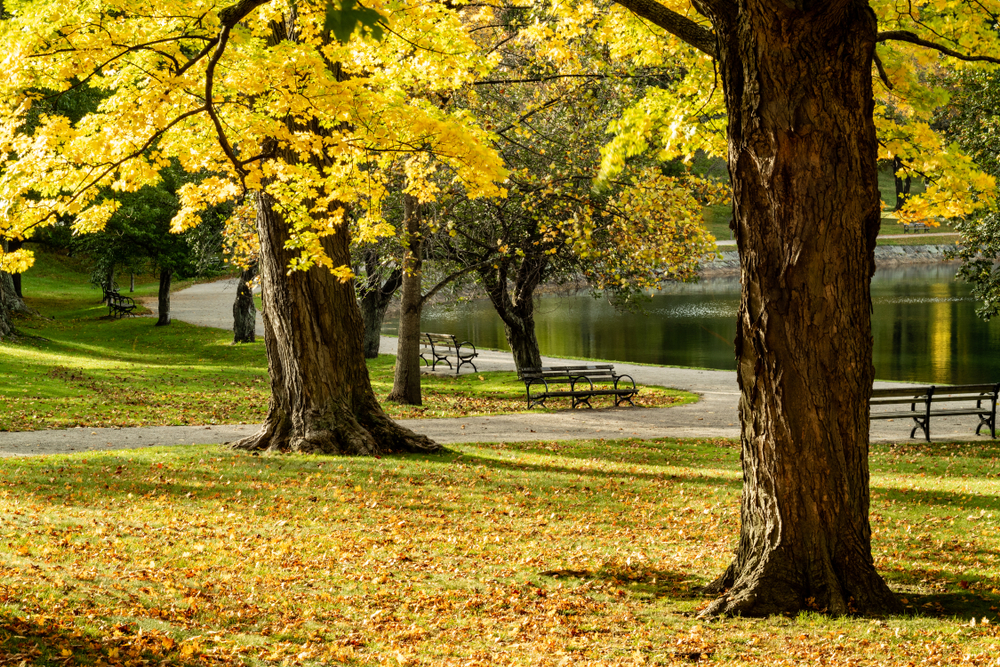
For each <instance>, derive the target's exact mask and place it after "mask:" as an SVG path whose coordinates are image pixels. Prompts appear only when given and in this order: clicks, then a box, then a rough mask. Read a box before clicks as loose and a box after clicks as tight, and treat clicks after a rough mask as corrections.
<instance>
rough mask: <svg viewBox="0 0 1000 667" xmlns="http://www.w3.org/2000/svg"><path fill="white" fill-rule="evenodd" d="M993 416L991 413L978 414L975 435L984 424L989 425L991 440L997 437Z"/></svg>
mask: <svg viewBox="0 0 1000 667" xmlns="http://www.w3.org/2000/svg"><path fill="white" fill-rule="evenodd" d="M995 419H996V418H995V417H994V415H991V414H985V415H979V426H977V427H976V435H979V431H981V430H982V428H983V427H984V426H989V428H990V437H991V438H992V439H993V440H996V439H997V427H996V423H995Z"/></svg>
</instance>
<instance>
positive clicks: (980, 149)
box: [938, 69, 1000, 320]
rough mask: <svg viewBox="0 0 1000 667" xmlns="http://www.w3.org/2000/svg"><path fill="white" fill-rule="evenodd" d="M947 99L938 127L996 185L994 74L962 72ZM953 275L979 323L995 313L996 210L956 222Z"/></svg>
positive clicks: (999, 118)
mask: <svg viewBox="0 0 1000 667" xmlns="http://www.w3.org/2000/svg"><path fill="white" fill-rule="evenodd" d="M951 83H952V86H951V87H952V90H953V93H952V97H951V100H950V103H949V104H948V106H947V107H944V108H942V110H941V116H940V118H939V119H938V120H939V123H941V124H942V125H944V126H945V127H946V128H947V129H946V133H947V134H948V136H950V137H951V138H953V139H954V140H955V141H957V142H958V143H959V145H961V147H962V149H963V150H965V152H967V153H968V154H969V155H971V156H972V158H973V159H974V160H975V162H976V164H978V165H979V166H980V167H981V168H982V169H983V170H984V171H985V172H987V173H989V174H990V175H992V176H993V177H994V178H996V179H998V182H1000V70H996V69H994V70H992V71H985V72H984V71H966V72H963V73H962V74H960V75H959V76H957V77H955V78H954V79H953V80H952V82H951ZM956 228H957V229H958V231H959V233H961V235H962V244H961V245H960V246H959V247H958V249H957V251H956V252H955V256H956V257H958V258H960V259H961V260H962V268H961V269H960V270H959V276H961V277H962V278H964V279H965V280H966V281H968V282H969V283H971V284H972V289H973V294H974V295H975V297H976V298H977V299H978V300H979V301H980V305H979V307H978V308H977V311H976V312H977V313H978V314H979V316H980V317H982V318H983V319H987V320H988V319H990V318H992V317H994V316H996V315H997V314H1000V212H998V211H997V209H996V208H991V209H986V210H984V211H980V212H979V213H978V214H976V215H970V216H966V217H963V218H960V219H959V220H958V222H957V223H956Z"/></svg>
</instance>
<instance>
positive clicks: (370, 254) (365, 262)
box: [356, 239, 403, 359]
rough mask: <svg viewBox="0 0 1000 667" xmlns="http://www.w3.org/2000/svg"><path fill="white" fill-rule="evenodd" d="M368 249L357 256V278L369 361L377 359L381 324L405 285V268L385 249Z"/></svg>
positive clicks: (365, 346)
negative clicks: (397, 294)
mask: <svg viewBox="0 0 1000 667" xmlns="http://www.w3.org/2000/svg"><path fill="white" fill-rule="evenodd" d="M389 240H390V239H386V241H387V242H386V243H383V244H382V246H381V247H375V246H365V247H363V248H360V249H359V250H358V251H357V253H356V255H357V258H358V262H357V263H358V264H359V268H360V269H361V270H360V271H356V274H357V276H358V286H357V290H358V303H359V305H360V306H361V319H362V321H363V322H364V329H365V331H364V341H363V343H362V345H363V347H364V353H365V358H366V359H375V358H376V357H378V352H379V347H380V345H381V338H382V336H381V331H382V322H383V321H384V320H385V313H386V311H387V310H388V309H389V304H390V303H391V302H392V297H393V296H394V295H395V294H396V292H397V291H398V290H399V288H400V286H402V284H403V267H402V265H401V263H400V261H399V258H398V257H396V256H395V254H394V253H392V251H391V250H390V249H389V248H388V247H386V246H388V241H389Z"/></svg>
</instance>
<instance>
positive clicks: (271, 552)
mask: <svg viewBox="0 0 1000 667" xmlns="http://www.w3.org/2000/svg"><path fill="white" fill-rule="evenodd" d="M998 454H1000V449H998V445H997V443H986V444H983V443H976V444H971V445H970V444H957V445H939V444H931V445H922V444H914V445H898V446H892V447H884V446H880V447H876V448H875V450H874V451H873V455H872V499H871V506H872V529H873V532H874V542H875V558H876V562H877V564H878V567H879V569H880V570H881V571H882V572H883V573H884V575H885V576H886V577H887V579H888V581H889V583H890V585H891V586H892V587H893V588H894V589H895V590H896V591H897V592H899V594H900V596H901V597H902V598H903V599H904V601H905V604H906V605H907V613H906V614H905V615H903V616H899V617H893V618H882V619H854V618H841V619H830V618H826V617H824V616H822V615H820V614H817V613H806V614H802V615H799V616H798V617H795V618H786V617H775V618H770V619H763V620H752V619H729V620H725V621H721V622H703V621H700V620H698V619H697V618H696V617H695V614H696V612H697V611H698V610H699V609H701V608H702V607H704V606H705V605H706V604H707V602H708V600H707V599H706V598H704V597H703V596H701V595H700V594H699V593H698V589H699V587H700V586H702V585H704V584H706V583H708V582H709V581H710V580H711V579H712V578H713V577H714V576H716V575H717V574H719V573H720V572H721V571H722V570H723V568H724V567H725V566H726V564H727V562H728V560H729V559H730V558H731V556H732V550H733V548H734V547H735V546H736V540H737V537H738V509H739V494H740V479H741V477H740V472H739V450H738V447H737V446H736V445H735V444H734V443H730V442H725V441H697V440H689V441H674V440H658V441H617V442H606V441H581V442H536V443H510V444H482V445H459V446H453V447H452V449H451V451H449V452H447V453H444V454H441V455H438V456H401V457H383V458H380V459H374V458H371V459H364V458H353V459H349V458H337V457H319V456H308V457H306V456H263V457H257V456H251V455H247V454H240V453H234V452H231V451H228V450H225V449H222V448H219V447H212V446H202V447H176V448H162V449H150V450H142V451H137V452H115V453H101V454H95V453H88V454H75V455H72V456H59V457H49V458H24V459H13V460H12V459H8V460H5V462H4V465H3V467H2V468H0V531H2V537H3V545H4V548H3V550H2V552H0V553H2V556H0V664H3V665H53V666H55V665H75V664H92V665H98V664H101V665H139V664H148V665H191V666H193V665H243V664H249V665H314V664H340V663H344V664H356V665H375V664H388V665H476V664H479V665H569V664H602V665H612V664H622V665H637V664H691V663H695V662H699V661H701V662H702V663H706V662H707V663H708V664H750V665H775V664H824V665H907V664H911V663H912V664H951V665H995V664H996V657H997V655H998V651H1000V648H998V647H1000V637H998V635H1000V629H998V627H1000V618H998V616H997V608H998V605H1000V590H998V587H1000V569H998V568H1000V481H998V479H997V474H998V461H1000V459H998Z"/></svg>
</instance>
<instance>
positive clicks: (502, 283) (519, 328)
mask: <svg viewBox="0 0 1000 667" xmlns="http://www.w3.org/2000/svg"><path fill="white" fill-rule="evenodd" d="M547 267H548V261H547V260H546V259H545V258H530V257H529V258H525V259H524V260H522V261H521V263H520V265H519V266H518V267H517V273H516V275H515V277H514V284H513V286H512V288H513V294H511V292H510V287H511V286H508V284H507V283H508V269H509V265H508V264H507V263H505V262H502V263H500V264H499V266H498V267H497V268H495V269H491V268H490V267H487V268H484V269H482V270H480V271H479V272H478V273H479V279H480V281H481V282H482V284H483V287H484V288H485V289H486V294H487V296H489V298H490V302H491V303H492V304H493V308H494V309H495V310H496V311H497V315H499V316H500V320H501V321H502V322H503V328H504V333H505V334H506V335H507V345H509V346H510V350H511V352H512V353H513V355H514V367H515V368H516V369H517V373H518V375H520V374H521V369H524V368H539V367H541V365H542V353H541V351H540V350H539V348H538V337H537V336H536V334H535V301H534V296H535V289H536V288H537V287H538V286H539V285H540V284H541V283H542V280H544V278H545V270H546V268H547Z"/></svg>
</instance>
